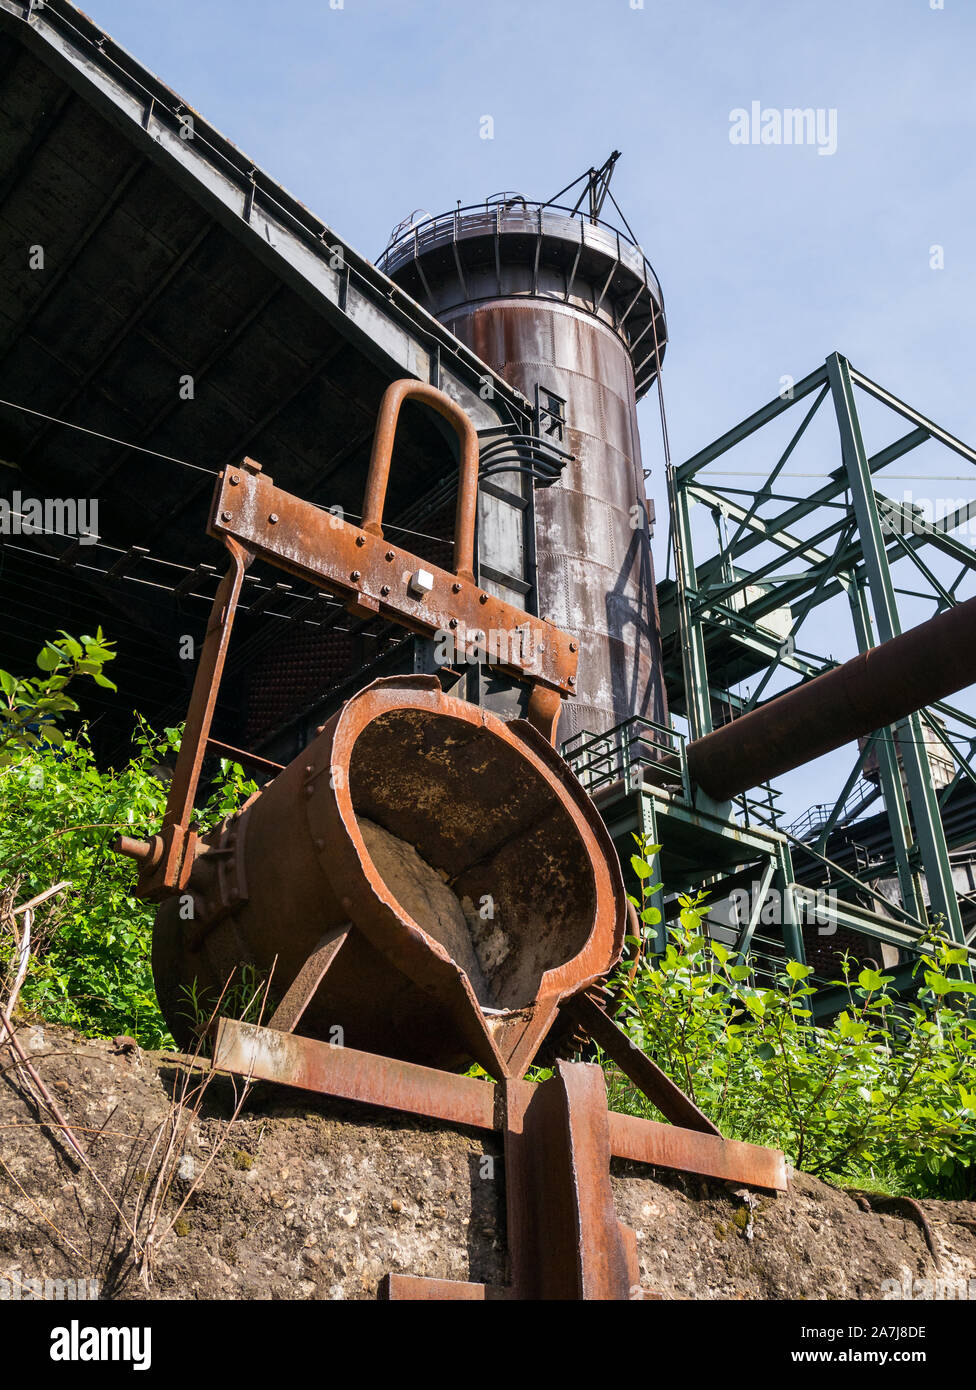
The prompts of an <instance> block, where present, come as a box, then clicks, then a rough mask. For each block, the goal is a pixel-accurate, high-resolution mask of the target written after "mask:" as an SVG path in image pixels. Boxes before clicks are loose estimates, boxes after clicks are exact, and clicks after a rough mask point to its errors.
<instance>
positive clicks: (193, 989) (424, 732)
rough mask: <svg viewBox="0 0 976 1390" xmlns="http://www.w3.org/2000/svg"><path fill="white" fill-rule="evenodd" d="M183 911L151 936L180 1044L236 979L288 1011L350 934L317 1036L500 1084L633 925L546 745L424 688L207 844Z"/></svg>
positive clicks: (319, 1004)
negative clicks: (328, 945) (280, 1001)
mask: <svg viewBox="0 0 976 1390" xmlns="http://www.w3.org/2000/svg"><path fill="white" fill-rule="evenodd" d="M189 894H190V903H188V901H187V896H188V895H183V896H181V897H173V898H170V899H168V900H167V901H166V902H164V903H163V904H162V906H161V907H160V909H159V912H158V914H157V919H156V928H155V932H154V936H153V973H154V976H155V981H156V990H157V994H158V996H159V1001H160V1005H161V1007H162V1010H163V1013H164V1015H165V1017H166V1020H167V1022H168V1023H169V1025H170V1028H171V1029H172V1032H173V1034H174V1036H175V1037H176V1039H177V1041H178V1042H180V1043H182V1044H184V1045H185V1044H186V1043H188V1042H189V1041H190V1039H191V1038H192V1035H193V1031H194V1025H195V1024H199V1022H201V1021H202V1019H201V1015H202V1017H203V1018H205V1016H206V1013H207V1011H208V1010H209V1009H210V1008H211V1007H212V1006H213V1005H214V1003H215V1002H216V1000H217V997H218V994H219V992H220V990H221V989H222V988H223V987H224V986H225V984H226V982H227V980H228V979H229V978H231V977H232V976H233V975H234V973H235V971H237V970H238V969H239V968H240V966H241V965H242V964H246V963H249V964H250V965H251V966H253V968H254V970H255V972H256V974H257V976H258V977H259V978H265V979H267V978H269V977H270V978H271V980H272V991H273V994H274V995H276V996H277V997H278V998H280V997H281V996H282V995H283V994H284V993H285V991H286V990H287V989H288V987H289V986H290V985H291V984H292V982H293V981H294V980H295V979H296V977H297V976H298V974H299V972H300V971H301V970H302V967H303V966H304V965H305V963H306V961H307V960H308V959H309V957H310V956H312V955H313V953H314V952H315V951H316V948H317V947H318V946H320V945H321V943H322V942H323V938H326V937H327V936H328V934H329V933H330V932H335V931H336V930H337V929H340V930H341V929H343V928H345V927H348V926H349V925H350V924H351V930H350V931H349V933H348V935H347V936H346V937H345V939H344V941H343V944H342V945H341V947H340V948H339V950H338V954H337V955H336V956H335V958H334V960H333V962H332V963H331V964H330V966H329V968H328V971H327V973H326V975H325V978H324V980H323V981H322V983H321V984H320V985H319V986H318V989H317V991H316V992H315V994H314V997H313V998H312V1000H311V1002H310V1003H309V1004H308V1007H307V1009H306V1011H305V1013H304V1015H303V1016H302V1020H301V1031H302V1033H304V1034H306V1035H308V1036H310V1037H315V1038H320V1039H322V1040H324V1041H328V1042H335V1041H337V1040H339V1041H341V1042H342V1043H344V1044H345V1045H346V1046H348V1047H353V1048H357V1049H360V1050H365V1051H371V1052H379V1053H382V1054H383V1055H385V1056H387V1057H394V1058H401V1059H403V1060H406V1061H412V1062H420V1063H422V1064H425V1065H428V1066H439V1067H464V1066H466V1065H468V1064H469V1063H470V1062H471V1060H472V1059H474V1060H475V1061H478V1062H480V1063H481V1065H482V1066H484V1067H485V1068H486V1070H488V1071H490V1072H491V1073H492V1074H494V1075H496V1076H501V1075H507V1074H511V1073H512V1072H514V1073H516V1074H520V1070H521V1069H520V1065H519V1059H520V1058H523V1057H528V1058H529V1059H530V1058H531V1054H532V1052H533V1050H534V1049H533V1047H532V1045H531V1044H532V1041H533V1039H534V1040H535V1044H536V1045H538V1042H539V1041H541V1038H542V1037H544V1036H545V1033H546V1031H547V1030H548V1027H549V1025H550V1023H551V1022H552V1019H553V1017H554V1016H555V1012H556V1009H557V1007H558V1005H559V1003H560V1002H561V1001H562V1000H563V999H565V998H567V997H569V996H571V995H573V994H576V993H578V992H579V991H580V990H582V989H585V988H587V987H588V986H589V985H590V984H592V983H594V982H595V981H596V980H598V979H600V978H602V976H604V975H605V974H606V972H607V971H608V970H610V969H611V968H612V966H613V965H614V964H615V962H616V961H617V960H618V959H619V956H620V953H621V949H622V946H623V935H624V924H625V920H626V913H627V903H626V898H625V895H624V889H623V882H622V879H621V875H620V867H619V863H618V861H617V857H616V854H615V851H614V848H613V844H612V842H611V840H610V838H609V835H608V834H607V831H606V829H605V827H604V825H603V822H602V820H601V819H600V817H599V815H598V813H597V812H596V810H595V808H594V807H593V804H592V802H590V800H589V798H588V797H587V796H586V794H585V792H583V790H582V788H581V787H580V786H579V784H578V782H577V781H576V779H575V778H574V777H573V776H572V774H571V773H570V772H569V770H568V768H567V767H566V765H565V763H564V762H563V760H562V759H561V758H560V757H559V755H558V754H557V753H556V751H555V750H554V749H553V748H552V746H551V745H550V744H549V743H548V742H547V741H546V740H545V739H544V738H543V737H542V736H541V735H540V734H539V733H537V731H536V730H535V729H534V728H532V726H531V725H529V724H527V723H523V722H521V721H514V722H512V723H509V724H506V723H504V722H503V721H502V720H500V719H498V718H497V717H496V716H495V715H492V714H491V713H489V712H488V711H486V710H482V709H479V708H478V707H477V706H475V705H471V704H468V703H466V702H465V701H462V700H456V699H452V698H450V697H448V696H446V695H444V694H443V692H442V691H441V687H440V684H439V682H438V681H437V680H436V679H435V678H433V677H427V676H419V677H418V676H414V677H406V678H394V679H392V680H381V681H376V682H375V683H374V684H373V685H371V686H368V687H367V688H366V689H365V690H363V691H361V692H360V693H359V694H358V695H355V696H353V698H352V699H350V700H348V701H347V702H346V704H345V705H344V706H343V707H342V709H341V710H340V711H339V713H338V714H337V715H335V716H334V717H333V719H332V720H331V721H330V722H329V723H328V724H327V725H326V726H325V728H324V729H323V730H322V732H321V734H320V735H319V736H318V737H317V738H316V739H315V740H314V741H313V742H312V743H311V744H309V746H308V747H307V748H306V749H305V751H304V752H303V753H302V754H301V755H300V756H299V757H298V758H297V759H296V760H295V761H294V762H293V763H291V764H290V765H289V766H288V767H286V768H285V769H284V770H283V771H282V772H281V773H279V775H278V776H277V777H276V778H275V779H274V781H273V782H271V783H269V784H268V786H266V787H265V788H264V789H263V790H262V791H261V792H259V793H258V794H257V795H255V796H254V797H252V798H251V800H250V801H249V802H248V804H247V805H246V806H245V807H244V808H243V810H242V811H241V812H239V813H238V814H237V815H236V816H234V817H232V818H231V820H230V821H228V822H226V823H225V824H224V825H223V826H221V827H218V829H217V830H215V831H213V832H211V834H209V835H208V836H205V837H204V839H203V841H202V843H201V846H200V849H199V851H198V857H197V859H196V862H195V864H194V868H193V872H192V875H191V877H190V881H189ZM188 908H190V910H188ZM224 1011H225V1012H226V1011H227V1009H226V1005H225V1006H224ZM525 1064H526V1065H528V1062H526V1063H525Z"/></svg>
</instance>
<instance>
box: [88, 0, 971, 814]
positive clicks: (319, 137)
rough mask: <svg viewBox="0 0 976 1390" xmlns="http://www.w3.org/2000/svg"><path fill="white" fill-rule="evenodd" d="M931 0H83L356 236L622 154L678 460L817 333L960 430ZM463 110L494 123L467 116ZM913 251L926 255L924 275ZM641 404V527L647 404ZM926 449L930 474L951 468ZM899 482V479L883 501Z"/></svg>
mask: <svg viewBox="0 0 976 1390" xmlns="http://www.w3.org/2000/svg"><path fill="white" fill-rule="evenodd" d="M931 2H932V0H821V3H820V4H818V5H811V4H809V3H799V0H731V2H729V3H717V2H716V0H701V2H699V3H695V0H644V5H643V8H636V9H635V8H633V7H632V6H633V5H634V4H636V3H637V0H522V3H516V2H515V0H491V3H472V2H471V0H344V3H343V7H342V8H341V9H333V8H331V7H330V4H329V0H278V3H274V4H272V3H267V0H264V2H263V3H257V0H206V3H203V4H201V3H199V0H87V4H86V6H85V8H86V9H87V11H88V12H89V13H90V14H91V16H92V18H94V19H95V21H96V22H97V23H98V24H100V25H101V26H102V27H103V28H105V29H107V30H108V32H109V33H111V34H112V35H113V37H115V38H116V39H117V40H118V41H119V42H120V43H122V44H123V45H124V46H125V47H127V48H129V49H130V50H131V51H132V52H134V53H135V54H136V56H137V57H138V58H139V59H140V60H141V61H142V62H143V63H145V64H146V65H147V66H148V67H150V68H152V69H153V70H154V71H155V72H156V73H157V74H158V75H159V76H160V77H162V78H163V79H164V80H165V81H166V82H168V83H169V85H170V86H172V87H174V88H175V89H176V90H177V91H178V92H179V93H180V95H181V96H183V97H184V98H185V99H186V100H187V101H188V102H189V103H191V104H192V105H193V106H195V107H197V108H198V109H199V110H201V111H202V112H203V113H204V114H205V115H206V116H207V118H208V119H209V120H211V121H212V122H213V123H214V124H216V125H217V126H218V127H219V128H220V129H222V130H223V131H224V133H225V134H226V135H228V136H229V137H230V138H231V139H232V140H233V141H234V142H235V143H236V144H238V145H239V146H240V147H241V148H243V149H244V150H245V151H246V152H247V153H248V154H249V155H250V156H251V157H252V158H253V159H254V160H255V161H256V162H257V163H258V164H260V165H261V166H262V167H263V168H265V169H266V170H267V171H268V172H269V173H270V174H271V175H272V176H273V177H275V178H276V179H277V180H278V181H280V182H281V183H283V184H284V185H285V186H286V187H287V188H289V189H290V191H291V192H293V193H294V194H296V195H297V196H298V197H299V198H301V199H302V201H303V202H305V203H307V204H308V205H309V206H310V207H311V208H312V209H314V211H315V212H316V213H318V214H319V215H320V216H322V217H323V218H324V219H325V220H326V221H327V222H328V223H329V224H330V225H331V226H332V227H333V228H334V229H335V230H336V231H337V232H338V233H339V234H340V235H342V236H343V237H345V238H347V239H348V240H349V241H350V242H351V243H352V244H353V245H354V246H356V247H357V248H358V249H359V250H360V251H362V252H364V253H365V254H367V255H372V256H375V255H377V254H378V253H379V251H380V250H381V249H382V247H383V245H384V244H385V242H386V239H387V236H388V234H389V231H390V229H391V228H392V227H393V225H394V224H395V223H396V222H398V221H399V220H400V218H401V217H403V216H404V215H405V214H407V213H409V212H410V211H411V210H412V209H414V208H417V207H422V208H425V209H427V210H428V211H430V212H439V211H442V210H444V209H447V208H450V207H453V206H454V204H455V202H456V200H457V199H459V198H460V199H461V201H462V202H463V203H465V204H466V203H472V202H476V201H479V200H480V199H482V198H483V197H484V196H485V195H486V194H490V193H493V192H495V191H497V190H500V189H513V190H518V191H520V192H522V193H524V194H525V195H526V196H527V197H529V198H547V197H549V196H551V195H552V194H554V193H555V192H556V191H557V190H558V189H559V188H561V187H562V185H563V184H565V183H567V182H568V181H569V180H570V179H571V178H572V177H574V176H575V175H576V174H578V173H580V172H581V171H582V170H584V169H585V168H586V167H587V166H589V165H590V164H599V163H601V162H602V161H603V159H604V158H605V157H606V155H607V154H608V153H609V151H610V150H611V149H612V148H618V149H620V150H621V151H622V152H623V158H622V159H621V161H620V163H619V166H618V169H617V173H616V176H615V179H614V191H615V194H616V196H617V199H618V201H619V202H620V204H621V206H622V208H623V210H624V212H625V213H626V215H627V218H628V220H629V221H630V223H631V225H632V226H633V228H634V229H635V231H636V233H637V235H638V236H639V238H640V240H641V242H642V245H643V247H644V250H645V251H646V253H647V255H648V256H649V258H650V260H651V262H652V263H653V265H654V266H655V269H656V270H657V273H658V275H659V277H660V280H661V282H662V285H663V287H664V292H665V298H666V302H667V306H668V317H669V323H670V332H671V343H670V347H669V353H668V359H667V364H666V370H665V385H666V396H667V405H668V413H669V423H670V430H671V440H672V449H673V453H674V455H675V458H676V459H677V460H680V459H682V458H683V457H685V456H687V455H689V454H691V453H693V452H694V451H695V450H696V449H698V448H699V447H701V446H702V445H703V444H705V443H707V442H709V441H710V440H711V439H712V438H714V437H715V436H716V435H718V434H720V433H721V432H722V431H724V430H725V429H726V428H728V427H729V426H730V425H732V424H734V423H735V422H736V421H738V420H739V419H741V418H742V417H743V416H745V415H746V414H748V413H749V412H750V411H751V410H752V409H754V408H755V407H757V406H759V405H761V404H762V403H763V402H764V401H766V400H768V399H770V398H772V397H773V396H775V395H776V393H777V392H778V390H779V382H780V378H781V377H782V376H783V375H784V374H790V375H792V376H794V377H796V378H799V377H801V376H803V375H805V374H806V373H807V372H808V371H810V370H811V369H812V368H813V367H814V366H815V365H817V364H819V363H821V362H822V361H823V359H824V357H825V356H826V355H827V354H828V353H829V352H830V351H832V350H834V349H839V350H840V351H842V352H844V353H845V354H846V355H847V356H849V357H850V358H851V360H852V361H853V362H854V364H855V365H856V366H858V367H860V368H861V369H862V370H863V371H864V372H866V373H867V375H868V376H871V377H873V378H874V379H875V380H877V381H880V382H881V383H882V384H884V385H885V386H887V387H888V388H889V389H891V390H892V391H894V392H895V393H896V394H898V395H901V396H902V397H904V398H905V399H907V400H909V401H910V402H911V403H912V404H913V405H915V406H917V407H918V408H919V409H920V410H922V411H924V412H925V413H926V414H929V415H930V416H932V417H933V418H934V419H936V420H937V421H939V422H940V423H941V424H943V425H944V426H945V427H946V428H948V429H950V430H951V431H953V432H954V433H955V434H957V435H958V436H960V437H961V438H963V439H964V440H970V441H974V442H976V391H974V390H973V380H974V376H976V360H974V359H976V347H974V335H973V323H972V319H973V312H972V311H973V306H974V303H976V294H974V289H976V250H974V236H973V228H974V226H976V180H974V178H973V164H972V153H971V152H972V150H973V148H974V147H976V130H974V126H976V100H974V95H973V79H972V72H973V67H974V57H976V8H974V7H973V6H972V3H971V0H944V8H943V9H933V8H931ZM333 3H337V0H333ZM752 101H759V102H761V103H762V105H763V107H774V108H784V107H814V108H825V109H834V110H836V113H837V117H836V119H837V150H836V153H834V154H832V155H829V156H823V155H820V154H818V151H817V149H816V148H815V147H811V146H774V145H759V146H745V147H741V146H736V145H733V144H732V143H730V140H729V129H730V121H729V114H730V111H732V110H733V109H734V108H738V107H747V108H748V107H749V105H750V103H751V102H752ZM484 115H491V116H492V118H493V121H494V139H492V140H483V139H481V138H480V137H479V124H480V121H481V118H482V116H484ZM934 244H938V245H940V246H942V247H943V248H944V260H945V268H944V269H942V270H933V269H931V268H930V247H931V246H933V245H934ZM641 420H642V430H643V439H644V454H645V464H646V465H647V466H650V467H651V468H653V469H654V470H655V472H654V477H653V479H652V482H651V485H650V489H651V492H652V495H653V496H654V497H655V499H656V501H657V505H658V515H659V517H661V518H662V523H663V517H664V516H665V514H666V505H665V493H664V487H663V479H662V477H661V455H660V445H659V435H658V430H657V421H656V413H655V411H654V409H653V408H652V403H649V402H645V404H644V405H643V406H642V407H641ZM899 432H900V431H892V430H889V431H888V433H887V434H886V435H885V436H884V438H880V439H879V440H878V442H879V443H880V442H886V440H887V438H891V437H894V434H895V433H899ZM824 439H825V447H827V445H826V436H824ZM870 442H872V441H870V440H869V443H870ZM927 447H929V446H927ZM918 457H919V459H920V460H921V457H922V456H921V454H920V455H919V456H918ZM823 459H824V456H823V455H822V456H821V458H820V464H819V466H820V467H821V468H822V467H823ZM769 461H770V462H771V461H772V460H769ZM938 462H940V463H941V464H942V465H945V464H946V463H949V464H950V465H951V466H950V467H948V468H946V467H944V466H943V468H942V471H943V472H945V473H948V474H952V475H955V474H962V473H964V472H965V471H966V467H967V466H966V465H965V464H963V462H962V460H959V459H953V458H952V457H951V456H949V455H945V456H943V457H942V458H941V459H939V460H938ZM835 464H836V460H835V459H834V458H833V457H830V459H829V466H830V467H834V466H835ZM730 466H735V467H737V468H743V469H748V468H749V466H750V464H749V462H748V461H746V462H741V463H736V464H735V465H732V464H730ZM759 466H760V463H759V462H753V463H752V467H759ZM809 466H810V467H812V468H815V467H816V466H818V465H817V461H816V459H814V460H813V462H812V463H810V465H809ZM917 466H918V468H919V469H920V470H924V469H925V468H926V464H925V463H924V462H921V461H920V462H918V464H917ZM936 466H937V465H936V464H933V465H932V466H931V467H932V468H935V467H936ZM801 467H802V465H801V464H799V463H798V464H797V468H798V469H799V468H801ZM900 471H901V472H908V471H909V470H908V468H905V467H903V468H902V469H901V470H900ZM929 471H931V469H930V470H929ZM815 485H816V484H815V483H811V485H810V490H812V487H813V486H815ZM794 486H796V487H799V488H800V489H802V488H803V486H804V483H803V480H802V479H795V480H794ZM891 486H892V488H895V484H894V483H892V485H891ZM913 486H914V485H913V484H912V483H910V482H905V483H904V484H903V485H902V484H899V485H898V495H901V490H903V488H911V487H913ZM933 486H934V485H933ZM940 486H941V487H942V492H941V493H940V494H939V495H941V496H953V497H962V496H969V497H972V496H976V486H973V484H971V483H969V482H968V480H967V481H965V482H959V481H950V482H946V483H945V484H940ZM665 531H666V527H665V526H664V525H663V524H661V525H659V528H658V541H657V543H656V549H657V562H658V567H659V570H660V569H663V565H664V536H665ZM919 616H922V614H919ZM820 630H821V634H822V635H823V636H824V638H825V641H824V645H828V644H829V642H828V641H827V640H826V639H831V638H832V637H834V636H835V637H836V640H835V641H834V646H833V650H834V654H835V655H837V656H842V655H850V654H851V653H852V652H853V650H854V649H853V647H852V646H850V644H849V642H848V641H847V639H846V638H844V639H843V640H842V638H841V637H840V636H837V635H836V633H837V631H838V629H836V628H833V627H831V628H829V629H827V628H825V626H824V624H823V623H821V625H820ZM808 785H809V786H810V787H811V788H812V786H813V783H812V782H809V779H808ZM797 795H798V803H803V802H804V795H805V793H804V792H803V790H802V789H801V791H800V792H799V793H798V794H797ZM812 799H814V797H813V796H812V795H807V796H806V801H807V802H808V801H809V800H812Z"/></svg>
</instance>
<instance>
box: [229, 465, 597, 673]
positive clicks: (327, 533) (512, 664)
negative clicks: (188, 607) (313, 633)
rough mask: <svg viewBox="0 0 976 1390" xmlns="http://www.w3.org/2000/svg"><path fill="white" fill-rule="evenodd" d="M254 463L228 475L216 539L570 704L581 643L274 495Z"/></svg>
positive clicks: (465, 582) (284, 495) (298, 501)
mask: <svg viewBox="0 0 976 1390" xmlns="http://www.w3.org/2000/svg"><path fill="white" fill-rule="evenodd" d="M253 470H254V465H253V463H252V462H251V461H250V460H248V461H247V465H242V466H241V467H240V468H229V469H227V470H225V472H224V473H222V474H221V476H220V478H219V480H218V482H217V488H216V493H215V497H214V505H213V511H212V514H211V523H210V534H211V535H213V536H217V537H219V538H221V539H225V538H229V537H232V538H234V539H236V540H237V541H239V542H240V543H241V544H243V545H246V546H247V548H248V549H249V550H251V551H253V552H254V553H255V554H256V555H259V556H261V557H262V558H263V559H266V560H270V561H271V562H272V563H273V564H275V565H277V566H279V567H280V568H281V569H284V570H287V572H288V573H289V574H294V575H296V576H297V577H298V578H300V579H307V580H310V581H311V582H312V583H313V584H317V585H318V586H319V587H320V588H323V589H326V590H327V591H328V592H329V593H331V594H335V595H336V596H337V597H338V598H340V599H342V600H343V602H344V603H346V605H347V606H349V607H351V608H353V609H354V610H355V611H356V612H359V613H368V614H370V615H371V616H378V617H383V618H389V619H392V620H394V621H396V622H398V623H400V624H401V625H402V626H403V627H405V628H407V629H408V630H409V631H411V632H417V633H420V634H422V635H423V636H427V637H430V636H434V635H435V634H440V633H442V634H445V636H446V635H450V636H451V637H452V640H453V641H454V643H455V644H456V647H457V650H458V651H459V652H464V653H466V654H476V653H478V652H484V653H485V658H484V659H486V660H490V661H491V662H492V664H493V665H496V666H498V667H500V668H501V669H502V670H505V671H509V672H511V673H512V674H513V675H515V676H517V677H520V678H522V679H527V680H530V681H533V682H539V683H541V684H542V685H544V686H549V687H551V688H552V689H553V690H556V691H559V692H560V693H562V694H565V695H570V694H572V693H573V690H574V688H575V685H576V666H577V650H576V648H577V643H576V640H575V638H573V637H571V636H570V634H569V633H566V632H562V631H561V630H560V629H559V628H557V627H555V626H554V625H553V624H552V623H547V622H544V621H543V620H542V619H541V618H536V617H534V616H533V615H531V614H529V613H526V612H525V611H524V610H523V609H521V608H515V607H514V606H513V605H512V604H510V603H505V602H504V600H502V599H500V598H496V597H495V596H494V595H493V594H489V593H488V592H487V591H486V590H485V589H482V588H480V586H479V585H477V584H475V583H474V582H473V581H472V580H470V579H467V578H466V577H464V575H462V574H461V573H460V571H459V572H458V573H457V574H452V573H450V572H449V571H448V570H442V569H439V568H437V566H435V565H431V564H428V563H427V562H426V561H423V562H421V561H419V560H418V559H417V558H416V556H414V555H412V554H411V553H410V552H409V551H407V550H403V549H401V547H399V546H397V545H394V544H393V543H391V542H390V541H388V540H385V539H384V538H383V537H382V536H381V535H380V536H378V535H373V534H371V533H370V532H368V531H366V530H365V528H364V527H361V526H354V525H353V524H352V523H351V522H348V521H344V520H343V519H342V518H341V517H339V516H336V515H333V514H332V513H331V512H326V511H323V510H322V509H321V508H320V507H316V506H314V505H313V504H312V503H311V502H306V501H304V500H303V499H302V498H300V497H295V496H294V495H293V494H291V493H289V492H285V491H284V490H283V489H282V488H277V487H275V486H274V483H273V482H272V480H271V478H269V477H268V476H267V475H266V474H264V473H261V472H255V471H253Z"/></svg>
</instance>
